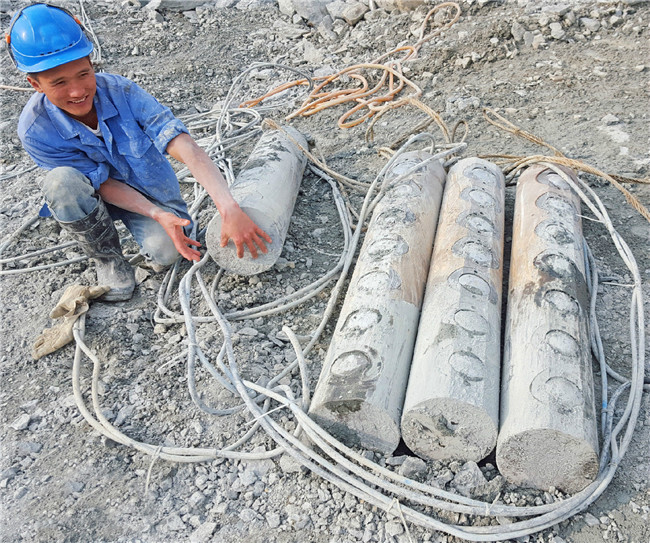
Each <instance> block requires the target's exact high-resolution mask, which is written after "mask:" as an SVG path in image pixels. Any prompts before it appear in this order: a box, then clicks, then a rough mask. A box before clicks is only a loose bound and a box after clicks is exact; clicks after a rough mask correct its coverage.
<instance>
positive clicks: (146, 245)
mask: <svg viewBox="0 0 650 543" xmlns="http://www.w3.org/2000/svg"><path fill="white" fill-rule="evenodd" d="M6 39H7V42H8V44H9V48H8V49H9V52H10V55H11V58H12V60H13V61H14V64H15V65H16V67H17V68H18V70H20V71H22V72H25V73H26V74H27V81H29V83H30V84H31V86H32V87H33V88H34V89H35V90H36V91H37V92H36V93H35V94H34V95H33V96H32V97H31V98H30V99H29V101H28V102H27V105H26V106H25V108H24V109H23V111H22V114H21V116H20V120H19V122H18V135H19V137H20V140H21V142H22V144H23V147H24V148H25V151H26V152H27V153H28V154H29V156H30V157H31V158H32V159H33V160H34V162H35V163H36V164H37V165H38V166H39V167H41V168H44V169H46V170H49V171H48V173H47V174H46V175H45V176H44V179H43V181H42V185H41V188H42V190H43V193H44V196H45V202H46V208H45V209H47V208H49V211H51V214H52V215H53V216H54V218H55V219H56V220H57V221H58V223H59V224H60V225H61V227H62V228H63V229H65V230H66V231H67V232H69V234H70V235H71V237H72V238H73V239H75V240H76V241H77V242H78V243H79V245H80V246H81V248H82V249H83V251H84V252H85V253H86V254H87V255H88V256H89V257H90V258H91V259H93V260H94V261H95V268H96V272H97V278H98V284H100V285H107V286H109V287H110V289H111V290H110V291H109V292H108V293H107V294H106V295H105V296H104V298H103V299H105V300H108V301H118V300H128V299H129V298H131V296H132V294H133V290H134V288H135V274H134V271H133V268H132V266H131V265H130V264H129V263H128V262H127V261H126V260H125V259H124V257H123V255H122V249H121V246H120V241H119V238H118V235H117V231H116V229H115V225H114V224H113V221H115V220H118V219H120V220H122V222H123V223H124V224H125V225H126V227H127V228H128V229H129V231H130V232H131V233H132V235H133V237H134V239H135V240H136V241H137V243H138V244H139V245H140V248H141V253H142V254H143V255H144V257H145V259H146V260H147V261H149V262H150V263H151V264H152V265H153V266H155V267H158V268H163V267H166V266H169V265H171V264H173V263H174V262H175V261H176V260H177V258H178V256H179V254H180V255H181V256H183V257H184V258H186V259H188V260H191V261H193V260H199V259H200V256H201V255H200V252H199V251H198V249H197V248H198V247H200V243H199V242H197V241H196V240H193V239H190V238H189V237H188V236H187V233H189V232H190V230H189V229H190V228H191V224H192V223H191V217H190V215H189V213H188V210H187V204H186V203H185V202H184V201H183V198H182V196H181V192H180V187H179V183H178V179H177V178H176V175H175V173H174V170H173V169H172V166H171V164H170V163H169V161H168V160H167V158H166V154H169V155H171V156H172V157H174V158H175V159H177V160H179V161H180V162H183V163H184V164H185V165H187V167H188V168H189V170H190V172H191V173H192V175H193V176H194V178H195V179H196V180H197V182H198V183H199V184H200V185H201V186H203V187H204V188H205V190H206V191H207V193H208V194H209V195H210V197H211V198H212V200H213V201H214V203H215V205H216V207H217V209H218V211H219V213H220V215H221V217H222V221H223V228H222V234H221V245H222V246H224V247H225V246H226V245H227V244H228V242H229V240H232V242H233V243H234V245H235V247H236V250H237V256H238V257H240V258H242V257H243V256H244V250H245V249H244V248H245V247H247V248H248V250H249V251H250V253H251V255H252V257H253V258H257V255H258V250H260V251H262V252H263V253H266V252H267V248H266V245H265V241H266V242H267V243H270V242H271V238H270V237H269V236H268V234H266V233H265V232H264V231H263V230H262V229H261V228H259V227H258V226H257V225H256V224H255V223H254V222H253V221H252V220H251V219H250V217H248V215H246V214H245V213H244V212H243V211H242V210H241V208H240V207H239V206H238V205H237V203H236V202H235V200H234V199H233V197H232V195H231V194H230V191H229V189H228V185H227V183H226V181H225V179H224V178H223V176H222V175H221V172H220V171H219V169H218V168H217V167H216V165H215V164H214V163H213V162H212V160H211V159H210V157H209V156H208V155H207V154H206V153H205V152H204V151H203V150H202V149H201V148H200V147H199V146H198V145H197V144H196V142H195V141H194V140H193V139H192V138H191V137H190V136H189V134H188V131H187V128H186V127H185V126H184V125H183V123H182V122H181V121H180V120H179V119H177V118H176V117H174V115H173V114H172V113H171V111H170V110H169V108H167V107H165V106H163V105H161V104H160V103H159V102H158V101H157V100H156V99H155V98H154V97H153V96H151V95H150V94H148V93H147V92H145V91H144V90H143V89H142V88H140V87H139V86H138V85H137V84H135V83H134V82H133V81H130V80H128V79H126V78H124V77H121V76H119V75H114V74H104V73H98V74H96V73H95V71H94V69H93V66H92V63H91V60H90V54H91V52H92V50H93V45H92V42H91V41H90V40H89V39H88V36H87V35H86V32H85V29H84V28H83V26H82V25H81V23H80V22H79V21H78V20H77V19H76V18H75V17H74V16H73V15H72V14H71V13H70V12H69V11H67V10H66V9H64V8H61V7H55V6H52V5H48V4H43V3H37V4H31V5H29V6H27V7H25V8H23V9H21V10H19V11H18V12H17V13H16V14H15V15H14V17H13V18H12V21H11V26H10V28H9V31H8V33H7V35H6Z"/></svg>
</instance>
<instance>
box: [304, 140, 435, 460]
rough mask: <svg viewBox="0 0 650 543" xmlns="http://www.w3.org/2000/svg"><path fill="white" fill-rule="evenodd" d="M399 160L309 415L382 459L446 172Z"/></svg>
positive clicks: (416, 155) (391, 433)
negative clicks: (380, 454)
mask: <svg viewBox="0 0 650 543" xmlns="http://www.w3.org/2000/svg"><path fill="white" fill-rule="evenodd" d="M430 157H431V155H429V154H428V153H426V152H424V151H413V152H409V153H405V154H404V155H402V156H401V157H400V158H398V159H397V161H396V163H395V165H394V166H393V168H392V170H391V171H390V172H389V174H388V177H387V179H386V180H385V181H384V182H385V183H388V186H389V187H390V188H388V190H387V192H386V194H385V195H384V197H383V198H382V200H381V201H380V202H379V203H378V204H377V207H376V208H375V211H374V213H373V216H372V219H371V221H370V224H369V226H368V232H367V234H366V238H365V240H364V243H363V246H362V247H361V251H360V253H359V258H358V261H357V264H356V266H355V269H354V273H353V274H352V278H351V280H350V286H349V288H348V292H347V295H346V297H345V301H344V303H343V307H342V308H341V314H340V317H339V320H338V322H337V325H336V330H335V331H334V335H333V338H332V341H331V343H330V347H329V350H328V352H327V355H326V357H325V361H324V363H323V369H322V371H321V375H320V379H319V381H318V384H317V386H316V389H315V391H314V397H313V400H312V403H311V409H310V415H311V417H312V418H313V419H314V420H316V421H317V422H318V423H319V424H320V425H321V426H322V427H324V428H326V429H327V430H328V431H330V432H331V433H332V434H333V435H335V436H337V437H338V438H339V439H341V440H342V441H343V442H344V443H347V444H348V445H357V446H360V447H363V448H365V449H370V450H374V451H378V452H382V453H386V454H390V453H392V452H393V451H394V450H395V449H396V448H397V445H398V444H399V439H400V432H399V420H400V413H401V409H402V404H403V401H404V393H405V390H406V381H407V379H408V371H409V365H410V363H411V354H412V351H413V343H414V341H415V332H416V328H417V321H418V314H419V311H420V305H421V302H422V296H423V292H424V285H425V282H426V275H427V270H428V268H429V260H430V258H431V248H432V244H433V238H434V234H435V230H436V225H437V222H438V210H439V208H440V201H441V199H442V189H443V185H444V181H445V171H444V168H443V167H442V165H441V164H440V162H439V161H438V160H434V161H429V162H427V163H425V164H422V165H421V166H420V167H419V168H417V170H415V171H414V172H412V173H410V174H408V175H406V176H405V177H404V178H402V179H400V176H402V175H404V174H406V173H407V172H408V171H409V170H410V169H411V168H414V167H416V166H417V165H418V164H421V163H422V162H423V161H424V160H425V159H427V158H430Z"/></svg>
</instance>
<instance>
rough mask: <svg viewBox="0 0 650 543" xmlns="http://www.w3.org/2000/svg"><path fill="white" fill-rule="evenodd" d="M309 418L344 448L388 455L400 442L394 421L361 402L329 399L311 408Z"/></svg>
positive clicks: (373, 407) (375, 408)
mask: <svg viewBox="0 0 650 543" xmlns="http://www.w3.org/2000/svg"><path fill="white" fill-rule="evenodd" d="M309 415H310V417H311V418H312V419H313V420H315V421H316V422H317V423H318V424H319V425H320V426H322V427H323V428H324V429H325V430H327V431H328V432H329V433H331V434H332V435H333V436H334V437H336V438H338V439H339V440H341V441H342V442H343V443H345V444H346V445H348V446H356V447H360V448H362V449H367V450H371V451H376V452H379V453H382V454H392V453H393V452H394V451H395V449H397V446H398V445H399V440H400V431H399V427H398V425H397V424H396V423H395V420H394V419H393V418H392V417H391V416H389V415H388V413H387V412H386V410H385V409H381V408H378V407H377V406H374V405H372V404H370V403H368V402H366V401H365V400H356V401H355V400H354V399H345V400H341V401H337V400H332V401H328V402H327V403H324V404H321V405H319V406H317V407H316V408H312V410H311V411H310V413H309Z"/></svg>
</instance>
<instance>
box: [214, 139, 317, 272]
mask: <svg viewBox="0 0 650 543" xmlns="http://www.w3.org/2000/svg"><path fill="white" fill-rule="evenodd" d="M283 130H284V131H286V133H288V134H289V135H290V136H291V137H292V138H293V139H294V140H295V141H297V142H298V143H299V144H300V145H302V146H303V148H305V149H306V148H307V142H306V141H305V138H304V137H303V136H302V134H300V132H298V131H297V130H295V129H294V128H291V127H284V128H283ZM306 161H307V159H306V157H305V155H304V153H302V152H301V151H300V149H298V147H297V146H296V145H295V144H294V143H293V142H292V141H291V140H290V139H289V138H288V137H287V135H286V134H285V133H284V132H283V131H282V130H269V131H267V132H264V134H263V135H262V137H261V138H260V140H259V141H258V142H257V145H256V146H255V148H254V149H253V152H252V153H251V156H250V157H249V159H248V160H247V161H246V164H244V167H243V168H242V170H241V171H240V172H239V175H237V178H236V179H235V181H234V182H233V184H232V185H231V187H230V192H231V193H232V196H233V198H234V199H235V201H236V202H237V203H238V204H239V207H241V208H242V210H243V211H244V212H245V213H246V214H247V215H248V216H249V217H250V218H251V219H253V221H255V223H256V224H257V225H258V226H259V227H260V228H261V229H262V230H264V231H265V232H266V233H267V234H268V235H269V236H271V240H272V241H271V243H270V244H267V249H268V252H267V253H266V254H265V253H262V252H261V251H258V255H259V256H258V257H257V258H255V259H254V258H253V257H252V256H251V254H250V253H249V252H248V249H246V251H245V254H244V257H243V258H238V257H237V252H236V250H235V245H234V243H233V242H232V240H231V241H229V242H228V245H226V246H225V247H221V215H219V213H217V214H216V215H215V216H214V218H213V219H212V220H211V221H210V224H209V225H208V230H207V233H206V240H205V243H206V246H207V249H208V252H209V253H210V256H211V257H212V258H213V259H214V261H215V262H216V263H217V264H219V266H221V267H222V268H224V269H225V270H226V271H228V272H231V273H236V274H238V275H254V274H257V273H261V272H263V271H266V270H268V269H270V268H271V267H272V266H273V264H275V262H276V261H277V259H278V257H279V256H280V253H281V252H282V247H283V246H284V240H285V238H286V235H287V230H288V229H289V222H290V221H291V214H292V213H293V207H294V205H295V203H296V197H297V196H298V189H299V188H300V182H301V181H302V176H303V173H304V171H305V164H306Z"/></svg>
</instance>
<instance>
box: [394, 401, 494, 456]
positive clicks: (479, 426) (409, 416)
mask: <svg viewBox="0 0 650 543" xmlns="http://www.w3.org/2000/svg"><path fill="white" fill-rule="evenodd" d="M402 439H404V442H405V443H406V445H407V446H408V447H409V449H411V450H412V451H413V452H414V453H415V454H417V455H418V456H420V457H422V458H425V459H427V460H440V461H447V460H460V461H465V462H467V461H473V462H479V461H480V460H482V459H483V458H485V457H486V456H487V455H488V454H490V452H491V451H492V450H493V449H494V446H495V445H496V442H497V426H496V423H495V422H494V420H492V418H491V417H490V416H489V415H488V414H487V412H486V411H485V409H482V408H480V407H476V406H473V405H471V404H469V403H467V402H462V401H458V400H455V399H453V398H436V399H430V400H427V401H426V402H423V403H421V404H420V405H417V406H415V407H414V408H412V409H410V410H409V411H408V412H407V413H405V414H404V416H403V417H402Z"/></svg>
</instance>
